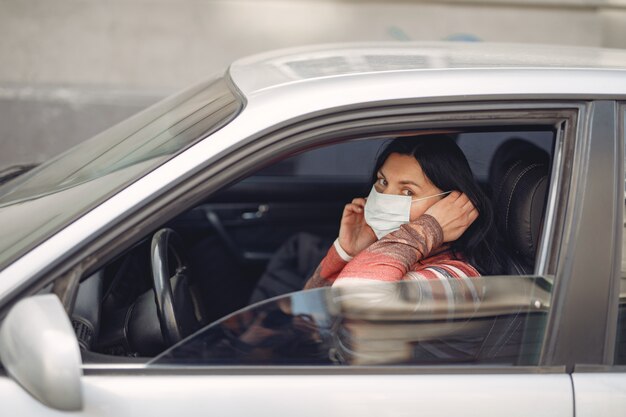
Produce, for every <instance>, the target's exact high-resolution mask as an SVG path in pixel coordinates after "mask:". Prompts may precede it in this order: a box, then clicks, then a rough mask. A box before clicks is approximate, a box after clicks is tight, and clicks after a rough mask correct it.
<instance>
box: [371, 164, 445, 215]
mask: <svg viewBox="0 0 626 417" xmlns="http://www.w3.org/2000/svg"><path fill="white" fill-rule="evenodd" d="M376 175H377V177H378V179H377V180H376V184H374V187H375V188H376V191H378V192H379V193H383V194H392V195H406V196H410V197H411V199H412V200H416V199H419V198H423V197H430V196H432V195H435V194H439V193H442V192H444V190H440V189H439V188H437V187H436V186H435V184H433V183H432V182H430V180H429V179H428V177H426V174H424V171H422V167H421V166H420V164H419V162H417V160H416V159H415V158H414V157H413V156H411V155H402V154H399V153H392V154H390V155H389V156H388V157H387V160H385V163H384V164H383V166H382V167H380V169H379V170H378V172H377V174H376ZM443 197H445V196H438V197H433V198H428V199H426V200H422V201H418V202H416V203H413V204H411V216H410V221H414V220H416V219H417V218H418V217H419V216H421V215H422V214H424V213H425V212H426V210H428V208H429V207H430V206H432V205H433V204H435V203H436V202H438V201H439V200H441V199H442V198H443Z"/></svg>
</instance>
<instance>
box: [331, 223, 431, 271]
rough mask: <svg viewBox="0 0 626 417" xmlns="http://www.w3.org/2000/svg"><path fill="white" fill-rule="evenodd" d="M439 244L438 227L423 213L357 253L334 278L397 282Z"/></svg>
mask: <svg viewBox="0 0 626 417" xmlns="http://www.w3.org/2000/svg"><path fill="white" fill-rule="evenodd" d="M442 243H443V230H442V228H441V226H440V225H439V223H438V222H437V220H435V218H434V217H432V216H430V215H428V214H423V215H421V216H420V217H419V218H418V219H417V220H416V221H414V222H413V223H409V224H405V225H402V227H400V229H399V230H397V231H395V232H393V233H389V234H388V235H386V236H384V237H383V238H381V239H380V240H379V241H377V242H375V243H373V244H372V245H371V246H369V247H368V248H367V249H365V250H363V251H362V252H361V253H359V254H358V255H357V256H356V257H355V258H354V259H353V260H352V261H351V262H350V263H349V264H347V265H346V266H345V267H344V268H343V269H342V270H341V271H340V273H339V274H338V276H337V279H338V280H339V279H343V278H367V279H373V280H378V281H399V280H401V279H403V278H404V276H405V275H406V274H407V273H408V272H409V271H410V270H411V268H412V267H413V265H414V264H415V263H417V262H418V261H419V260H421V259H424V258H426V257H428V255H429V254H430V253H432V251H433V250H434V249H436V248H438V247H439V246H441V244H442Z"/></svg>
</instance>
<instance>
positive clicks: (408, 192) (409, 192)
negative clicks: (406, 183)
mask: <svg viewBox="0 0 626 417" xmlns="http://www.w3.org/2000/svg"><path fill="white" fill-rule="evenodd" d="M402 195H408V196H409V197H410V196H412V195H413V191H411V190H402Z"/></svg>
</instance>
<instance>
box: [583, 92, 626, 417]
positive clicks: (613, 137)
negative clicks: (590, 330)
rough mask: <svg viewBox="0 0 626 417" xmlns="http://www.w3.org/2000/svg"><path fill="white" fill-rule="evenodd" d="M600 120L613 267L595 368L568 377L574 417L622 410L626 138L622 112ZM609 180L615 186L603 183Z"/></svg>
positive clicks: (610, 107) (616, 109) (617, 109)
mask: <svg viewBox="0 0 626 417" xmlns="http://www.w3.org/2000/svg"><path fill="white" fill-rule="evenodd" d="M605 106H606V109H604V112H605V120H606V121H609V123H606V124H603V126H602V127H598V130H599V132H598V134H600V135H601V136H600V138H601V139H600V140H599V142H600V143H599V144H598V147H601V146H604V147H606V148H608V149H610V148H611V147H614V153H613V155H614V158H613V159H614V161H615V162H614V164H613V169H612V173H610V174H609V172H606V173H605V176H604V179H605V181H606V182H608V183H609V184H607V186H606V187H603V190H604V191H605V193H606V194H608V195H609V196H614V197H612V198H613V202H612V204H610V205H609V207H612V211H613V213H614V214H613V218H614V228H613V230H614V234H613V235H612V236H611V234H608V236H610V237H612V238H613V239H612V242H613V246H612V248H611V250H610V252H611V253H612V254H613V262H612V264H610V266H611V267H612V269H611V271H610V273H609V274H608V277H609V278H610V280H609V282H610V291H609V292H608V294H609V296H608V298H607V300H606V302H605V303H604V306H605V307H606V310H607V322H608V323H607V327H606V333H605V335H604V340H605V352H604V355H603V356H602V357H601V358H596V361H594V362H588V363H586V364H580V365H578V366H576V368H575V369H574V373H573V374H572V379H573V384H574V392H575V399H576V402H575V407H576V415H579V416H591V415H594V414H600V415H603V416H619V415H623V414H624V410H625V409H626V396H625V393H626V252H625V250H626V245H625V244H624V240H623V239H624V238H625V237H626V234H625V233H624V231H623V226H624V225H625V224H626V222H624V217H623V216H624V210H623V209H624V201H625V200H624V190H625V189H626V188H625V185H624V184H623V183H622V181H623V179H624V142H625V139H626V137H625V136H624V135H625V132H626V129H625V127H626V106H625V105H624V104H621V105H619V104H618V105H614V104H613V103H606V105H605ZM607 178H614V179H615V180H614V181H610V180H609V181H607V180H606V179H607Z"/></svg>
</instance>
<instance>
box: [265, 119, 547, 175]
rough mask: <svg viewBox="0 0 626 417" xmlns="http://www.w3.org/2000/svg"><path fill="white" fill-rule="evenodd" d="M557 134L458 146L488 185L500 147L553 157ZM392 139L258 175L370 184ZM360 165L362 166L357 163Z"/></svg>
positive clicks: (298, 159) (478, 136) (353, 145)
mask: <svg viewBox="0 0 626 417" xmlns="http://www.w3.org/2000/svg"><path fill="white" fill-rule="evenodd" d="M553 137H554V133H553V132H552V131H550V130H543V131H523V132H516V131H508V132H463V133H460V134H459V135H458V139H457V143H458V145H459V147H460V148H461V149H462V150H463V153H464V154H465V156H466V158H467V160H468V162H469V164H470V167H471V168H472V171H473V172H474V175H475V176H476V179H477V180H478V181H480V182H486V181H487V180H488V176H489V164H490V162H491V158H492V157H493V155H494V153H495V152H496V150H497V149H498V147H499V146H500V145H501V144H502V143H504V142H506V141H508V140H511V139H515V138H520V139H523V140H525V141H527V142H530V143H532V144H534V145H537V146H538V147H539V148H541V149H543V150H545V151H546V152H547V153H548V154H552V146H553ZM389 140H391V139H374V140H361V141H352V142H348V143H342V144H338V145H333V146H327V147H323V148H319V149H314V150H311V151H308V152H306V153H303V154H300V155H296V156H293V157H291V158H288V159H285V160H283V161H281V162H279V163H276V164H273V165H271V166H269V167H267V168H265V169H263V170H262V171H260V172H258V173H257V174H256V175H260V176H288V177H315V176H318V177H319V176H322V177H332V178H337V177H343V178H346V177H353V178H354V179H356V180H365V181H369V179H370V178H371V176H372V167H373V166H374V164H375V162H376V158H377V156H378V153H379V152H380V150H381V149H382V148H383V147H384V145H385V143H387V142H388V141H389ZM355 161H358V163H355Z"/></svg>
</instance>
